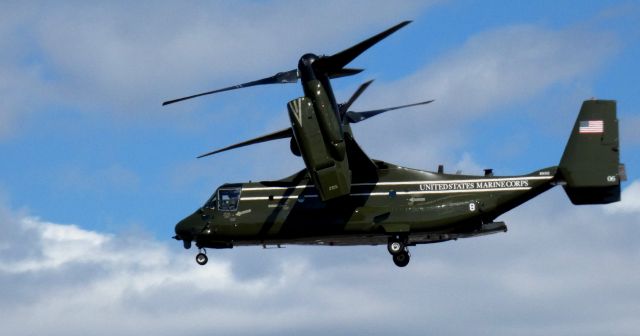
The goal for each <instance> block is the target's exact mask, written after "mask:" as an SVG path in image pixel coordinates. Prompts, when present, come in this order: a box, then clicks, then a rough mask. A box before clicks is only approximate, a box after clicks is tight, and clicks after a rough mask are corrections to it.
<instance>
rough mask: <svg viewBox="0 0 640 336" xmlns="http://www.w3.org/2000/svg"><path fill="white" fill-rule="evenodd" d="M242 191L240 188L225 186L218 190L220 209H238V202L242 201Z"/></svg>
mask: <svg viewBox="0 0 640 336" xmlns="http://www.w3.org/2000/svg"><path fill="white" fill-rule="evenodd" d="M240 191H241V189H240V188H223V189H220V190H218V210H220V211H236V210H238V202H240Z"/></svg>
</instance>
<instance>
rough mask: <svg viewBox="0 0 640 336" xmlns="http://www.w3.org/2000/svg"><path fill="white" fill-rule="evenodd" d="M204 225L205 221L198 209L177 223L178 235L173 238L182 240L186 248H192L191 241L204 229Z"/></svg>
mask: <svg viewBox="0 0 640 336" xmlns="http://www.w3.org/2000/svg"><path fill="white" fill-rule="evenodd" d="M203 227H204V223H203V221H202V218H201V216H200V214H199V213H198V211H196V212H195V213H193V214H191V215H189V216H188V217H186V218H185V219H183V220H181V221H179V222H178V224H176V228H175V231H176V235H175V236H174V237H173V238H174V239H176V240H182V243H183V244H184V248H186V249H188V248H191V242H192V241H193V240H194V237H195V236H196V235H197V234H198V233H199V232H200V231H202V228H203Z"/></svg>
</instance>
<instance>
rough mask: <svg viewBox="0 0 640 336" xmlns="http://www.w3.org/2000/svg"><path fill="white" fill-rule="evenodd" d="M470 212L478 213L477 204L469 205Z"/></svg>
mask: <svg viewBox="0 0 640 336" xmlns="http://www.w3.org/2000/svg"><path fill="white" fill-rule="evenodd" d="M469 211H476V204H475V203H469Z"/></svg>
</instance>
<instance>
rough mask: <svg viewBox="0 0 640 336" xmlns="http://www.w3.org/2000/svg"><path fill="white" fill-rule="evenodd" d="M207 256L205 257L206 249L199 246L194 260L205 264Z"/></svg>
mask: <svg viewBox="0 0 640 336" xmlns="http://www.w3.org/2000/svg"><path fill="white" fill-rule="evenodd" d="M207 261H209V258H208V257H207V250H205V249H203V248H201V249H200V253H198V255H196V262H197V263H198V265H206V264H207Z"/></svg>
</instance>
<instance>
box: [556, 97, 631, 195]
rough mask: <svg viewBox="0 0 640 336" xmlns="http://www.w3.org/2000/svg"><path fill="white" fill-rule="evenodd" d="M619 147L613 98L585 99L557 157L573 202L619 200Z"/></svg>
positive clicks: (562, 177)
mask: <svg viewBox="0 0 640 336" xmlns="http://www.w3.org/2000/svg"><path fill="white" fill-rule="evenodd" d="M619 167H620V146H619V142H618V119H617V117H616V102H615V101H614V100H587V101H585V102H584V103H582V108H581V109H580V114H579V115H578V118H577V119H576V123H575V125H574V126H573V130H572V131H571V136H570V138H569V142H568V143H567V146H566V147H565V150H564V153H563V154H562V159H561V160H560V166H559V174H560V176H559V177H560V179H561V180H563V181H564V182H566V184H565V185H564V189H565V191H566V192H567V195H568V196H569V199H571V202H572V203H573V204H606V203H612V202H617V201H619V200H620V174H619Z"/></svg>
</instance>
